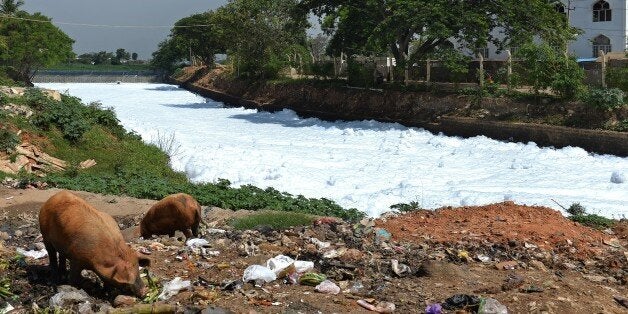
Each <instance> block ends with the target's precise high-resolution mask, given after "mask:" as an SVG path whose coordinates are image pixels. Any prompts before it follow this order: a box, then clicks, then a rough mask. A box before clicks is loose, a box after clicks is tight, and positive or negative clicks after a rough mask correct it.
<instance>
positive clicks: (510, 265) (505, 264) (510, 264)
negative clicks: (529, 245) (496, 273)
mask: <svg viewBox="0 0 628 314" xmlns="http://www.w3.org/2000/svg"><path fill="white" fill-rule="evenodd" d="M518 266H519V263H518V262H517V261H505V262H500V263H497V264H495V267H497V269H499V270H504V269H506V270H510V269H515V268H517V267H518Z"/></svg>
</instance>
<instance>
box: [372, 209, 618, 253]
mask: <svg viewBox="0 0 628 314" xmlns="http://www.w3.org/2000/svg"><path fill="white" fill-rule="evenodd" d="M378 226H379V227H382V228H385V229H386V230H388V231H389V232H390V233H391V234H392V235H393V238H394V239H395V240H405V241H416V242H420V241H425V240H426V239H429V240H432V241H434V242H439V243H455V242H461V241H463V242H473V241H476V242H484V243H511V244H512V243H513V242H514V243H518V244H521V245H525V244H526V243H528V244H534V245H537V246H539V247H540V248H544V249H549V250H553V249H556V248H557V247H562V246H565V247H575V248H576V249H577V251H578V254H577V255H580V254H585V255H588V253H591V252H600V249H601V248H602V247H603V246H604V244H603V241H604V240H606V241H608V240H609V239H610V238H611V237H610V236H609V235H607V234H605V233H603V232H601V231H598V230H594V229H591V228H588V227H585V226H582V225H580V224H578V223H575V222H572V221H570V220H569V219H567V218H565V217H564V216H563V215H562V214H561V213H560V212H558V211H555V210H553V209H550V208H547V207H530V206H523V205H517V204H514V203H513V202H504V203H498V204H492V205H487V206H478V207H460V208H451V207H447V208H441V209H437V210H435V211H427V210H421V211H417V212H412V213H409V214H405V215H401V216H398V217H395V218H392V219H387V220H385V221H383V220H382V221H380V222H379V223H378Z"/></svg>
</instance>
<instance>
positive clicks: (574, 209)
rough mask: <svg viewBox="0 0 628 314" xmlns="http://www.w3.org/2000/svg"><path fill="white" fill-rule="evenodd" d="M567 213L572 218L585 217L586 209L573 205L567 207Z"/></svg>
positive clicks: (577, 204)
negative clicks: (572, 216)
mask: <svg viewBox="0 0 628 314" xmlns="http://www.w3.org/2000/svg"><path fill="white" fill-rule="evenodd" d="M567 213H569V214H570V215H574V216H578V215H585V214H586V213H587V209H586V208H585V207H584V206H582V205H580V203H573V204H571V206H569V208H567Z"/></svg>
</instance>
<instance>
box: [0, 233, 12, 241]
mask: <svg viewBox="0 0 628 314" xmlns="http://www.w3.org/2000/svg"><path fill="white" fill-rule="evenodd" d="M10 238H11V236H10V235H9V234H8V233H7V232H4V231H0V240H3V241H6V240H9V239H10Z"/></svg>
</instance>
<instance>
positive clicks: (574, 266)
mask: <svg viewBox="0 0 628 314" xmlns="http://www.w3.org/2000/svg"><path fill="white" fill-rule="evenodd" d="M562 266H563V267H564V268H566V269H571V270H574V269H576V268H578V266H576V265H575V264H573V263H563V264H562Z"/></svg>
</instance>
